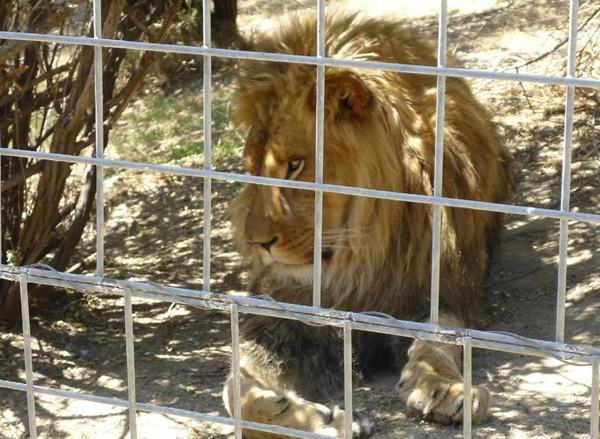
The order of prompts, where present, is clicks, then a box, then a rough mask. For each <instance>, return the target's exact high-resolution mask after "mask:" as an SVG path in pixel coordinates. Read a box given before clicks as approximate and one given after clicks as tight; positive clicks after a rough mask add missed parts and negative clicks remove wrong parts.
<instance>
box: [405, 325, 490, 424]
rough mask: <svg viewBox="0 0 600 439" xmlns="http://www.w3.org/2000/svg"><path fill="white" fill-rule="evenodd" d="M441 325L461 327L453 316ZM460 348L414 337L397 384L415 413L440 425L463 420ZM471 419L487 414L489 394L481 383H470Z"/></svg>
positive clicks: (410, 408) (479, 418)
mask: <svg viewBox="0 0 600 439" xmlns="http://www.w3.org/2000/svg"><path fill="white" fill-rule="evenodd" d="M443 324H445V325H448V326H460V325H459V322H458V321H457V320H456V319H455V318H452V317H446V318H444V319H443ZM461 368H462V348H461V347H460V346H449V345H440V347H431V346H426V345H424V344H423V343H421V342H420V341H418V340H415V341H414V342H413V344H412V346H411V347H410V349H409V350H408V363H407V364H406V366H405V367H404V369H403V370H402V375H401V377H400V381H399V383H398V386H399V389H400V393H401V395H402V398H403V399H404V400H405V401H406V405H407V407H408V409H409V411H411V412H412V413H414V414H417V415H419V416H423V417H424V418H425V419H427V420H432V421H435V422H438V423H440V424H445V425H447V424H452V423H456V422H461V421H462V419H463V395H464V388H463V376H462V373H461ZM472 389H473V390H472V392H473V422H481V421H483V420H485V418H486V417H487V415H488V410H489V407H490V393H489V391H488V390H487V389H486V388H485V387H483V386H477V387H476V386H473V388H472Z"/></svg>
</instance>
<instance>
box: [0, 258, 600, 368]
mask: <svg viewBox="0 0 600 439" xmlns="http://www.w3.org/2000/svg"><path fill="white" fill-rule="evenodd" d="M22 273H26V274H27V276H28V282H31V283H38V284H43V285H51V286H57V287H62V288H68V289H78V290H81V291H82V292H88V293H104V294H118V295H123V292H124V290H125V289H130V290H131V294H132V296H135V297H141V298H146V299H152V300H162V301H170V302H178V303H183V304H186V305H189V306H194V307H198V308H202V309H213V310H222V311H227V310H228V309H229V307H230V305H231V304H232V303H237V304H238V305H239V306H240V312H244V313H250V314H261V315H269V316H273V317H282V318H288V319H294V320H299V321H303V322H308V323H314V324H319V325H331V326H337V327H342V326H343V323H344V321H346V320H348V319H351V320H352V321H353V328H354V329H359V330H362V331H370V332H378V333H382V334H390V335H401V336H405V337H412V338H415V337H418V338H423V339H425V340H429V341H437V342H441V343H449V344H460V343H461V341H460V340H461V339H462V338H463V337H471V338H472V339H473V346H474V347H478V348H484V349H495V350H502V351H506V352H514V353H526V354H528V355H534V356H540V357H552V358H560V359H564V360H574V361H583V362H590V361H593V360H595V359H600V349H595V348H591V347H587V346H582V345H570V344H565V343H556V342H549V341H544V340H535V339H530V338H526V337H521V336H518V335H515V334H508V333H498V332H492V331H479V330H474V329H462V328H448V327H443V326H438V325H434V324H431V323H421V322H411V321H405V320H396V319H393V318H386V317H380V316H378V315H372V314H369V313H368V312H364V313H348V312H344V311H337V310H331V309H327V308H314V307H312V306H303V305H295V304H288V303H285V304H283V303H278V302H276V301H275V300H266V299H263V298H260V297H241V296H232V295H226V294H218V293H209V292H205V291H198V290H190V289H184V288H175V287H167V286H159V285H156V284H151V283H145V282H133V281H123V280H116V279H109V278H103V279H99V278H97V277H95V276H84V275H77V274H67V273H53V272H51V271H47V270H40V269H35V268H20V267H14V266H8V265H0V278H2V279H8V280H15V279H18V276H19V275H21V274H22Z"/></svg>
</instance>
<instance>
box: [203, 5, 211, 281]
mask: <svg viewBox="0 0 600 439" xmlns="http://www.w3.org/2000/svg"><path fill="white" fill-rule="evenodd" d="M202 18H203V21H202V36H203V45H202V46H203V47H206V48H209V47H210V46H211V32H210V31H211V24H210V0H202ZM203 82H204V84H203V89H204V90H203V91H204V93H203V106H204V169H205V170H210V168H211V160H212V93H211V91H212V58H211V56H210V55H204V68H203ZM211 186H212V180H211V179H210V177H205V178H204V242H203V246H204V248H203V268H202V284H203V289H204V290H205V291H210V258H211V255H210V241H211V240H210V234H211V229H212V227H211V226H212V220H211V218H212V214H211V209H212V203H211V201H212V200H211V195H212V190H211Z"/></svg>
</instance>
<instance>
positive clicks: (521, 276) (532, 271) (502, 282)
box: [483, 267, 542, 288]
mask: <svg viewBox="0 0 600 439" xmlns="http://www.w3.org/2000/svg"><path fill="white" fill-rule="evenodd" d="M541 269H542V267H537V268H534V269H533V270H530V271H528V272H527V273H523V274H520V275H518V276H515V277H511V278H509V279H504V280H501V281H498V282H496V283H495V284H491V285H484V286H483V288H493V287H497V286H498V285H502V284H505V283H508V282H512V281H513V280H519V279H522V278H524V277H527V276H530V275H532V274H533V273H536V272H538V271H540V270H541Z"/></svg>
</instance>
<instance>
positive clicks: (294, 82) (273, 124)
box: [223, 13, 512, 439]
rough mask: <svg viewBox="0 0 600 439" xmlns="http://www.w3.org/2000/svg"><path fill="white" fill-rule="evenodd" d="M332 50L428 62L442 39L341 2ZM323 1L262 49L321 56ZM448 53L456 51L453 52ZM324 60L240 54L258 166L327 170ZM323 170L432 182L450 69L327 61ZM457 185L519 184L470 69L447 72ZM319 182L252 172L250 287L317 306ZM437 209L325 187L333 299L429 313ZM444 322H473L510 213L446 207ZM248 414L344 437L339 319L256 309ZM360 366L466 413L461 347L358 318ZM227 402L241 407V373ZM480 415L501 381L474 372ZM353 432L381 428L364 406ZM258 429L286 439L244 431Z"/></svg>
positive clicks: (450, 168)
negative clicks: (428, 71)
mask: <svg viewBox="0 0 600 439" xmlns="http://www.w3.org/2000/svg"><path fill="white" fill-rule="evenodd" d="M326 29H327V33H326V56H327V57H329V58H343V59H353V60H366V61H385V62H395V63H404V64H418V65H426V66H435V65H437V58H436V48H435V47H434V46H433V45H431V44H430V43H428V42H426V41H424V40H423V39H421V38H420V37H419V36H417V34H416V33H415V32H414V31H413V30H409V29H405V28H403V26H402V25H400V24H399V23H398V22H395V21H392V20H385V19H381V18H369V17H366V16H363V15H360V14H343V13H334V14H329V16H328V18H327V22H326ZM316 36H317V28H316V17H315V16H314V15H310V14H309V15H308V16H295V17H292V18H290V19H289V21H288V22H287V24H284V25H282V27H281V29H279V30H278V31H277V32H274V33H271V34H270V35H264V36H261V37H258V39H257V40H256V42H255V46H254V49H255V50H257V51H259V52H269V53H283V54H294V55H310V56H314V55H316V53H317V52H316V46H317V41H316ZM448 65H449V66H457V64H456V62H455V61H453V60H451V59H450V60H448ZM315 90H316V68H315V67H314V66H310V65H302V64H289V63H277V62H258V61H245V62H242V64H241V66H240V70H239V76H238V78H237V92H236V97H235V121H236V122H237V123H238V124H239V125H241V126H242V127H245V128H247V129H249V134H248V138H247V143H246V145H245V148H244V152H243V160H244V163H245V165H246V166H247V168H248V170H249V172H250V173H251V174H253V175H259V176H264V177H272V178H279V179H287V180H298V181H307V182H314V181H315V173H316V171H315V129H316V128H315V126H316V123H315V112H316V110H315V102H316V93H315ZM324 100H325V104H324V106H325V129H324V182H325V183H330V184H336V185H342V186H353V187H360V188H368V189H378V190H386V191H395V192H405V193H412V194H422V195H432V194H433V173H434V148H435V146H434V145H435V117H436V77H435V76H431V75H417V74H408V73H398V72H389V71H380V70H374V69H350V68H345V67H326V69H325V97H324ZM442 186H443V195H444V196H445V197H453V198H462V199H468V200H477V201H486V202H493V203H506V202H509V201H510V199H511V196H512V178H511V171H510V157H509V154H508V152H507V151H506V149H505V148H504V147H503V145H502V143H501V142H500V139H499V136H498V134H497V132H496V129H495V125H494V124H493V123H492V122H491V120H490V116H489V115H488V113H487V111H486V109H485V108H484V107H483V106H482V105H481V104H480V103H479V102H478V101H477V100H476V99H475V98H474V96H473V94H472V92H471V90H470V89H469V86H468V84H467V82H466V81H465V80H464V79H462V78H450V77H448V78H447V80H446V103H445V126H444V168H443V185H442ZM314 205H315V203H314V193H313V192H312V191H308V190H299V189H290V188H281V187H274V186H262V185H249V186H247V187H245V188H244V189H243V190H242V191H241V193H240V194H239V195H238V196H237V197H236V198H235V199H234V200H233V201H232V205H231V213H230V215H231V225H232V233H233V236H234V240H235V242H236V244H237V246H238V247H239V250H240V252H241V254H242V255H243V256H244V257H246V258H247V260H249V261H250V263H251V267H252V275H251V282H250V291H251V293H252V294H255V295H259V294H268V295H270V296H272V297H273V298H275V299H276V300H278V301H280V302H288V303H297V304H302V305H311V298H312V295H311V293H312V280H313V275H312V273H313V257H314V247H313V246H314ZM432 212H433V208H432V206H430V205H427V204H419V203H409V202H399V201H390V200H382V199H376V198H369V197H359V196H349V195H343V194H333V193H324V195H323V223H322V224H323V232H322V248H323V252H322V306H324V307H328V308H336V309H339V310H347V311H353V312H360V311H380V312H385V313H387V314H390V315H392V316H394V317H396V318H398V319H404V320H414V321H427V317H428V315H429V309H430V304H429V300H430V299H429V297H430V285H431V241H432ZM442 218H443V219H442V243H441V248H442V249H441V262H440V264H441V265H440V271H441V275H440V307H441V308H440V309H441V312H440V324H442V325H446V326H453V327H458V326H461V327H472V326H473V325H475V324H476V323H477V320H478V316H479V313H480V306H481V295H482V284H483V282H484V280H485V278H486V276H487V274H488V270H489V265H490V261H491V257H492V254H493V252H494V249H495V247H496V245H497V242H498V234H499V232H500V228H501V215H500V214H498V213H494V212H489V211H481V210H472V209H459V208H449V207H444V208H443V217H442ZM240 332H241V338H242V343H241V347H240V358H241V360H240V365H241V391H242V401H241V403H242V406H241V407H242V413H241V416H242V418H243V419H244V420H247V421H253V422H261V423H267V424H274V425H278V426H283V427H290V428H296V429H300V430H306V431H309V432H314V433H322V434H331V435H338V436H342V435H343V434H344V410H343V409H341V408H339V407H333V408H329V407H327V406H325V405H323V404H322V403H323V402H324V401H328V400H331V398H334V397H335V396H336V395H339V393H340V391H341V390H342V389H343V376H344V374H343V343H342V338H343V337H342V334H341V332H340V330H339V328H331V327H312V326H311V327H309V326H307V325H305V324H303V323H301V322H299V321H295V320H290V319H277V318H271V317H266V316H256V315H247V316H245V318H244V319H243V321H242V325H241V330H240ZM353 358H354V362H353V373H354V374H355V376H356V377H357V379H360V378H362V377H368V376H370V375H371V374H372V373H374V372H379V371H382V370H393V371H396V372H397V373H400V378H399V381H398V395H399V400H403V401H404V403H405V404H406V407H407V408H408V411H409V412H411V413H413V414H417V415H420V416H421V417H423V418H425V419H427V420H431V421H435V422H439V423H442V424H451V423H455V422H461V420H462V401H463V384H462V374H461V347H458V346H445V345H444V346H442V345H440V346H439V347H436V346H432V345H431V344H427V345H426V344H423V343H421V342H420V341H418V340H415V341H412V344H411V343H410V342H409V341H406V340H405V339H402V338H400V337H389V336H383V335H378V334H372V333H366V332H361V331H355V332H354V336H353ZM232 380H233V379H232V376H231V375H230V377H229V378H228V380H227V382H226V384H225V389H224V396H223V398H224V402H225V405H226V408H227V410H228V412H229V413H230V414H231V415H233V388H232V386H233V382H232ZM472 392H473V393H472V398H473V413H472V415H473V417H472V419H473V421H474V422H480V421H483V420H484V419H485V418H486V416H487V414H488V410H489V406H490V393H489V391H488V390H487V389H486V388H485V387H484V386H474V387H473V390H472ZM353 433H354V437H367V436H369V435H370V434H371V424H370V422H369V421H368V419H367V418H366V417H364V416H360V415H356V416H355V417H354V423H353ZM244 435H245V437H247V438H252V439H254V438H257V439H261V438H279V437H284V436H279V435H276V434H273V433H265V432H259V431H253V430H250V429H245V430H244Z"/></svg>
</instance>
